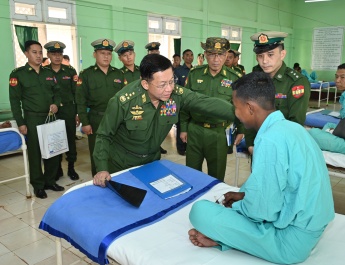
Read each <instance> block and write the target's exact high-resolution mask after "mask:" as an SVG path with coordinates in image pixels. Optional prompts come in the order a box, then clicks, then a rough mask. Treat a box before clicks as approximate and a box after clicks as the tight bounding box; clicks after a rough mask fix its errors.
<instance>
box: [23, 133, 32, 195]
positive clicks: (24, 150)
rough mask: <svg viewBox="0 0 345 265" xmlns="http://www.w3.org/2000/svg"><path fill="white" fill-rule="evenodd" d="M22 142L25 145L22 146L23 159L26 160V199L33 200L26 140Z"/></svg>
mask: <svg viewBox="0 0 345 265" xmlns="http://www.w3.org/2000/svg"><path fill="white" fill-rule="evenodd" d="M22 142H23V143H24V144H23V145H22V150H23V159H24V174H25V183H26V198H27V199H30V198H31V192H30V175H29V167H28V153H27V152H28V151H27V146H26V144H25V140H24V139H23V140H22Z"/></svg>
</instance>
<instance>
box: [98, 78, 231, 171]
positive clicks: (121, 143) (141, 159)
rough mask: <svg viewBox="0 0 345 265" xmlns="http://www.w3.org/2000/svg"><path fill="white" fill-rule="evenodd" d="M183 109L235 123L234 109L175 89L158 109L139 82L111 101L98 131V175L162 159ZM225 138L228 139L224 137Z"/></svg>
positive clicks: (183, 89) (225, 104) (217, 100)
mask: <svg viewBox="0 0 345 265" xmlns="http://www.w3.org/2000/svg"><path fill="white" fill-rule="evenodd" d="M181 109H186V110H188V111H192V112H198V113H204V114H205V115H207V116H218V117H220V118H221V119H222V120H233V119H234V114H233V106H232V105H231V104H229V103H228V102H226V101H223V100H220V99H216V98H210V97H207V96H205V95H202V94H198V93H193V92H192V91H190V90H188V89H185V88H183V87H180V86H178V85H175V89H174V90H173V92H172V94H171V96H170V99H169V100H167V101H165V102H163V101H161V102H160V103H159V105H158V107H157V108H156V107H155V106H154V105H153V104H152V102H151V99H150V97H149V94H148V92H147V90H145V89H144V88H143V87H142V86H141V81H140V80H137V81H134V82H132V83H130V84H129V85H127V86H126V87H124V88H123V89H122V90H121V91H120V92H119V93H117V94H116V95H115V96H114V97H113V98H112V99H110V101H109V104H108V107H107V110H106V112H105V115H104V118H103V120H102V122H101V124H100V126H99V128H98V131H97V140H96V146H95V151H94V154H93V155H94V160H95V163H96V169H97V171H98V172H99V171H108V172H110V173H113V172H117V171H120V170H123V169H127V168H130V167H133V166H139V165H142V164H146V163H149V162H152V161H154V160H158V159H160V156H161V154H160V145H161V143H162V142H163V141H164V139H165V138H166V136H167V134H168V133H169V131H170V130H171V127H172V126H173V124H175V123H176V122H177V120H178V115H179V112H180V110H181ZM224 138H225V137H224Z"/></svg>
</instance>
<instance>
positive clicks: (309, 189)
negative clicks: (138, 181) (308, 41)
mask: <svg viewBox="0 0 345 265" xmlns="http://www.w3.org/2000/svg"><path fill="white" fill-rule="evenodd" d="M240 191H241V192H245V197H244V198H243V200H240V201H238V202H235V203H233V205H232V208H225V207H223V206H222V205H219V204H216V203H213V202H210V201H205V200H203V201H198V202H196V203H195V204H194V205H193V207H192V209H191V212H190V220H191V223H192V224H193V226H194V227H195V228H196V229H197V230H198V231H200V232H201V233H203V234H205V235H206V236H208V237H210V238H211V239H213V240H214V241H216V242H218V243H219V245H220V247H219V248H220V249H221V250H227V249H229V248H236V249H239V250H242V251H244V252H247V253H249V254H252V255H254V256H257V257H260V258H263V259H265V260H268V261H271V262H275V263H281V264H292V263H297V262H302V261H304V260H305V259H307V257H308V256H309V254H310V252H311V250H312V249H313V248H314V246H315V245H316V244H317V242H318V241H319V239H320V236H321V235H322V232H323V231H324V229H325V228H326V226H327V224H328V223H329V222H330V221H331V220H332V219H333V218H334V204H333V198H332V190H331V186H330V180H329V176H328V171H327V168H326V165H325V161H324V158H323V156H322V153H321V150H320V148H319V147H318V146H317V144H316V143H315V141H314V140H313V139H312V137H310V135H309V134H308V132H307V131H306V130H305V129H304V128H303V127H302V126H301V125H299V124H297V123H294V122H291V121H287V120H286V119H285V118H284V116H283V114H282V113H281V112H280V111H275V112H273V113H271V114H270V115H269V116H268V117H267V118H266V120H265V121H264V122H263V124H262V126H261V127H260V129H259V131H258V134H257V136H256V138H255V144H254V156H253V167H252V173H251V175H250V176H249V178H248V180H247V181H246V182H245V184H244V185H243V186H242V187H241V189H240ZM205 216H207V218H205Z"/></svg>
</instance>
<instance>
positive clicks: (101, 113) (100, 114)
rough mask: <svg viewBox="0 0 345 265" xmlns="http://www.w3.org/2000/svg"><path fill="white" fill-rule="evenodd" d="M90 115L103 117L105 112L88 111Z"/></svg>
mask: <svg viewBox="0 0 345 265" xmlns="http://www.w3.org/2000/svg"><path fill="white" fill-rule="evenodd" d="M89 113H90V114H95V115H99V116H103V115H104V113H105V112H103V111H95V110H92V109H91V110H90V111H89Z"/></svg>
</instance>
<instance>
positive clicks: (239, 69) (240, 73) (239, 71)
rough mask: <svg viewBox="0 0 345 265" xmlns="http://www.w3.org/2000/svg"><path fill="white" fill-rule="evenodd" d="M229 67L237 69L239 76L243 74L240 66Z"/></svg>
mask: <svg viewBox="0 0 345 265" xmlns="http://www.w3.org/2000/svg"><path fill="white" fill-rule="evenodd" d="M228 68H230V69H231V70H233V71H235V72H236V73H237V75H238V76H239V77H242V76H243V73H242V69H241V68H239V67H238V66H231V67H228Z"/></svg>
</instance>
